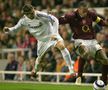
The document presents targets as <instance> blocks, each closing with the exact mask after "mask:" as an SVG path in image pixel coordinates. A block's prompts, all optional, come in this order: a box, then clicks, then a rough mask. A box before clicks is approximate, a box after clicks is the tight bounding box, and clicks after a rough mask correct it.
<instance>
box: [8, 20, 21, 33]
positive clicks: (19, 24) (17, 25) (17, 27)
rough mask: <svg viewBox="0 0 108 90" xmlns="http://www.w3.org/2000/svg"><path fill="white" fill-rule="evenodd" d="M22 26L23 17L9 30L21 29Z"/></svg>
mask: <svg viewBox="0 0 108 90" xmlns="http://www.w3.org/2000/svg"><path fill="white" fill-rule="evenodd" d="M22 26H23V19H20V20H19V21H18V23H17V24H16V25H15V26H13V27H10V28H9V30H10V31H16V30H19V29H20V28H21V27H22Z"/></svg>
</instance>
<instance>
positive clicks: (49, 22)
mask: <svg viewBox="0 0 108 90" xmlns="http://www.w3.org/2000/svg"><path fill="white" fill-rule="evenodd" d="M22 26H24V27H26V28H27V30H28V31H29V32H30V33H31V34H32V35H33V36H34V37H35V38H36V39H37V40H39V41H46V40H48V39H49V37H50V36H51V35H56V34H58V19H57V18H56V17H54V16H53V15H51V14H47V13H44V12H40V11H35V18H34V19H29V18H28V17H27V16H26V15H24V16H23V17H22V18H21V19H20V20H19V22H18V23H17V24H16V25H15V26H14V27H11V28H9V30H10V31H14V30H18V29H19V28H20V27H22Z"/></svg>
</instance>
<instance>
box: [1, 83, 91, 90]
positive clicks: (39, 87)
mask: <svg viewBox="0 0 108 90" xmlns="http://www.w3.org/2000/svg"><path fill="white" fill-rule="evenodd" d="M0 90H93V89H92V86H78V85H60V84H59V85H56V84H38V83H0Z"/></svg>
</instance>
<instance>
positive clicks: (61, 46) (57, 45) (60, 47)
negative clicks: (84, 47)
mask: <svg viewBox="0 0 108 90" xmlns="http://www.w3.org/2000/svg"><path fill="white" fill-rule="evenodd" d="M56 47H57V48H58V49H60V50H63V49H64V48H65V45H64V43H63V42H62V41H58V42H57V44H56Z"/></svg>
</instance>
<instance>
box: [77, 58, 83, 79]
mask: <svg viewBox="0 0 108 90" xmlns="http://www.w3.org/2000/svg"><path fill="white" fill-rule="evenodd" d="M84 64H85V59H83V58H80V59H79V63H78V77H82V73H83V68H84Z"/></svg>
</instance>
